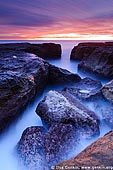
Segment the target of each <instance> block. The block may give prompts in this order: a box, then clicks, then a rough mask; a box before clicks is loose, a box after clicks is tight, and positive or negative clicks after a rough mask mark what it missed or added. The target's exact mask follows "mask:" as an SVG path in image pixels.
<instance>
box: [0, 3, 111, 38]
mask: <svg viewBox="0 0 113 170" xmlns="http://www.w3.org/2000/svg"><path fill="white" fill-rule="evenodd" d="M22 39H23V40H30V39H31V40H41V39H42V40H48V39H58V40H61V39H75V40H113V0H1V1H0V40H22Z"/></svg>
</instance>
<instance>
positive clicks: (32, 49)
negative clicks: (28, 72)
mask: <svg viewBox="0 0 113 170" xmlns="http://www.w3.org/2000/svg"><path fill="white" fill-rule="evenodd" d="M5 50H7V51H17V52H18V51H19V52H20V51H22V52H27V53H32V54H36V55H37V56H38V57H41V58H44V59H46V58H53V59H56V58H60V57H61V53H62V51H61V45H60V44H54V43H43V44H30V43H12V44H0V51H3V52H4V51H5Z"/></svg>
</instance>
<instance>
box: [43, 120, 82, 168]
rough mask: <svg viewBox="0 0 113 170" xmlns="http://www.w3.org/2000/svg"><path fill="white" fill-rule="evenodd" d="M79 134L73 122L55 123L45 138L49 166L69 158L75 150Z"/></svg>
mask: <svg viewBox="0 0 113 170" xmlns="http://www.w3.org/2000/svg"><path fill="white" fill-rule="evenodd" d="M78 142H79V136H78V134H77V132H76V130H75V128H74V127H73V126H72V125H71V124H61V123H60V124H54V125H52V126H51V128H50V129H49V131H48V132H47V134H46V135H45V138H44V151H45V154H46V161H47V163H48V165H49V167H51V166H54V165H56V164H57V163H58V162H60V161H62V160H64V159H69V157H70V155H71V154H72V151H73V152H75V151H76V149H77V144H78Z"/></svg>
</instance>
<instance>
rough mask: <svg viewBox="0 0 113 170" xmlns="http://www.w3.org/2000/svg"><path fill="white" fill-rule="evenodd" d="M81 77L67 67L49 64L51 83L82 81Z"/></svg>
mask: <svg viewBox="0 0 113 170" xmlns="http://www.w3.org/2000/svg"><path fill="white" fill-rule="evenodd" d="M80 80H81V78H80V76H79V75H77V74H73V73H71V72H69V71H68V70H66V69H62V68H59V67H56V66H54V65H49V83H50V84H65V83H66V84H67V83H75V82H78V81H80Z"/></svg>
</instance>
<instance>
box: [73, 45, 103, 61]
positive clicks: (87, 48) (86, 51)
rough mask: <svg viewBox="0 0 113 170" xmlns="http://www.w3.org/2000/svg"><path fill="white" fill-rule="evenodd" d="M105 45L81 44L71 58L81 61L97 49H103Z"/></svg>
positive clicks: (74, 49) (75, 48)
mask: <svg viewBox="0 0 113 170" xmlns="http://www.w3.org/2000/svg"><path fill="white" fill-rule="evenodd" d="M103 45H104V44H103V43H79V44H78V45H77V46H75V47H74V48H73V49H72V51H71V55H70V58H71V59H74V60H79V61H81V60H83V59H85V58H87V57H88V56H89V55H90V54H91V53H92V52H93V51H94V50H95V49H96V48H98V47H99V46H100V47H103Z"/></svg>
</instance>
